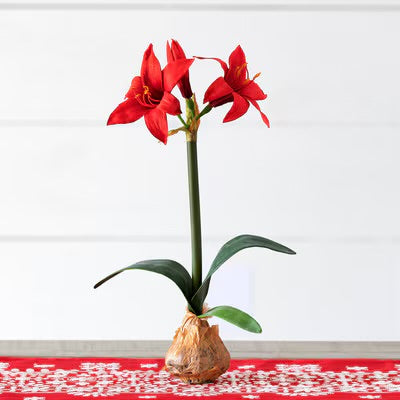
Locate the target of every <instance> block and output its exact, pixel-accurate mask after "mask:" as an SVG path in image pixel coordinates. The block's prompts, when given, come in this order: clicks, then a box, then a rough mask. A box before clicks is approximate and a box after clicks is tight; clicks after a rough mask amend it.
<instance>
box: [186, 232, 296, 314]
mask: <svg viewBox="0 0 400 400" xmlns="http://www.w3.org/2000/svg"><path fill="white" fill-rule="evenodd" d="M249 247H264V248H266V249H270V250H274V251H278V252H280V253H286V254H296V253H295V252H294V251H293V250H291V249H289V248H288V247H286V246H283V245H282V244H279V243H277V242H274V241H272V240H269V239H266V238H263V237H261V236H254V235H240V236H236V237H235V238H233V239H231V240H230V241H229V242H226V243H225V244H224V245H223V246H222V247H221V249H220V251H219V252H218V254H217V256H216V257H215V259H214V261H213V263H212V264H211V268H210V270H209V271H208V274H207V276H206V278H205V279H204V281H203V283H202V285H201V286H200V287H199V289H198V290H197V292H196V293H195V294H194V296H193V297H192V304H194V306H195V307H196V308H197V309H201V306H202V304H203V303H204V300H205V298H206V297H207V294H208V289H209V286H210V280H211V276H212V275H213V274H214V273H215V272H216V271H217V270H218V268H219V267H220V266H221V265H222V264H223V263H224V262H225V261H227V260H229V259H230V258H231V257H232V256H233V255H235V254H236V253H237V252H239V251H240V250H243V249H247V248H249Z"/></svg>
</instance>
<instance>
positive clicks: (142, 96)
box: [135, 85, 160, 107]
mask: <svg viewBox="0 0 400 400" xmlns="http://www.w3.org/2000/svg"><path fill="white" fill-rule="evenodd" d="M135 98H136V100H137V101H138V102H139V103H140V104H141V105H143V106H147V107H148V106H155V105H157V104H159V103H160V100H157V99H154V98H153V97H152V96H151V92H150V88H149V87H148V86H146V85H143V92H142V93H137V94H136V95H135Z"/></svg>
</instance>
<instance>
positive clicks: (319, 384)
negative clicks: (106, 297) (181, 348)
mask: <svg viewBox="0 0 400 400" xmlns="http://www.w3.org/2000/svg"><path fill="white" fill-rule="evenodd" d="M31 365H32V367H29V368H25V369H23V368H21V369H19V368H15V367H12V364H10V363H7V362H4V363H0V394H2V393H14V394H15V393H25V394H27V395H28V393H29V394H30V396H29V397H25V400H46V399H45V397H43V394H46V393H63V394H64V395H65V400H67V398H66V396H67V395H69V396H71V397H69V398H71V399H72V398H73V397H78V396H82V397H93V398H94V397H101V398H107V397H110V398H111V397H113V396H118V395H121V394H125V395H126V394H128V395H130V394H136V395H137V396H138V397H140V398H142V399H156V398H157V397H158V395H170V396H171V395H172V396H173V395H174V396H176V397H178V398H179V397H181V398H185V397H197V398H203V397H205V398H206V397H215V396H221V395H239V396H240V397H241V398H243V399H250V400H255V399H258V398H260V397H261V398H262V396H263V395H279V396H282V397H286V396H288V397H298V398H300V399H301V398H303V397H304V396H313V397H315V396H328V395H332V394H335V393H353V394H355V395H357V394H359V396H358V397H359V398H360V399H366V400H367V399H368V400H373V399H379V398H381V396H380V394H385V393H400V364H395V366H393V364H392V365H391V367H390V369H388V370H383V371H381V370H370V369H369V368H368V367H364V366H357V365H350V366H346V367H343V368H342V370H338V371H333V370H322V368H321V365H319V364H317V363H302V364H300V363H288V364H285V363H283V362H279V363H276V364H274V365H273V366H272V367H271V368H268V369H266V370H264V369H259V368H258V367H256V365H252V364H245V363H243V364H242V365H238V364H236V366H235V367H234V368H233V369H231V370H229V371H228V372H226V373H225V374H223V375H222V376H221V377H220V378H219V379H218V380H217V382H216V383H215V384H212V385H187V384H184V383H182V382H181V381H179V380H178V379H174V378H172V377H171V376H170V375H169V374H168V373H167V372H166V371H164V370H163V369H161V370H156V369H152V368H156V367H157V368H158V366H159V364H157V363H151V362H147V363H142V364H136V365H137V367H136V369H134V368H132V369H129V368H125V367H122V366H121V364H120V363H118V362H81V363H80V364H79V363H77V364H76V368H71V369H63V368H60V367H57V364H44V363H33V364H31ZM139 366H140V367H141V368H142V369H140V368H139ZM399 398H400V395H399Z"/></svg>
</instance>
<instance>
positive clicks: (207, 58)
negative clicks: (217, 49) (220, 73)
mask: <svg viewBox="0 0 400 400" xmlns="http://www.w3.org/2000/svg"><path fill="white" fill-rule="evenodd" d="M194 58H198V59H199V60H215V61H218V62H219V63H220V64H221V67H222V69H223V70H224V73H225V74H226V73H227V72H228V66H227V65H226V62H225V61H223V60H221V59H220V58H216V57H199V56H195V57H194Z"/></svg>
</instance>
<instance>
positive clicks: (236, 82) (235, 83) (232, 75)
mask: <svg viewBox="0 0 400 400" xmlns="http://www.w3.org/2000/svg"><path fill="white" fill-rule="evenodd" d="M225 79H226V81H227V82H228V83H229V84H230V85H231V86H232V87H234V88H237V87H241V86H242V85H243V84H244V83H245V81H246V79H247V63H246V56H245V55H244V52H243V50H242V48H241V47H240V46H238V47H236V49H235V50H233V51H232V53H231V55H230V56H229V70H228V72H227V73H226V74H225Z"/></svg>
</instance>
